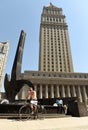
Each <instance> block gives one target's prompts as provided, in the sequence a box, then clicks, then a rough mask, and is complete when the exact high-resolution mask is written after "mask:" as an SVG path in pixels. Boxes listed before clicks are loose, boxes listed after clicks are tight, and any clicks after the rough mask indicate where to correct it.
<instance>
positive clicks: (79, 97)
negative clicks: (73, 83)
mask: <svg viewBox="0 0 88 130" xmlns="http://www.w3.org/2000/svg"><path fill="white" fill-rule="evenodd" d="M77 94H78V100H79V102H82V95H81V91H80V86H78V87H77Z"/></svg>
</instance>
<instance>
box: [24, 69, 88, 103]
mask: <svg viewBox="0 0 88 130" xmlns="http://www.w3.org/2000/svg"><path fill="white" fill-rule="evenodd" d="M22 77H23V79H27V80H28V79H30V81H31V82H33V84H34V87H35V90H36V92H37V97H38V99H43V98H58V97H60V98H65V97H77V98H78V100H79V101H80V102H84V103H85V104H87V97H88V74H87V73H86V74H85V73H58V72H56V73H55V72H51V73H50V72H39V71H25V72H24V74H23V75H22ZM76 77H77V78H76ZM26 92H27V91H25V95H26ZM22 98H25V96H24V94H23V95H22Z"/></svg>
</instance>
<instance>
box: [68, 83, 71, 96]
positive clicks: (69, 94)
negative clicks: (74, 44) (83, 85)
mask: <svg viewBox="0 0 88 130" xmlns="http://www.w3.org/2000/svg"><path fill="white" fill-rule="evenodd" d="M67 96H68V97H71V93H70V86H69V85H68V86H67Z"/></svg>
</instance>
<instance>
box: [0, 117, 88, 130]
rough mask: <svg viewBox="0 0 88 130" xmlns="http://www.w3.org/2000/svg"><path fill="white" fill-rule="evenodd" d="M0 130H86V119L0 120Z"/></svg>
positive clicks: (87, 124)
mask: <svg viewBox="0 0 88 130" xmlns="http://www.w3.org/2000/svg"><path fill="white" fill-rule="evenodd" d="M0 130H88V117H77V118H75V117H66V118H50V119H43V120H39V119H37V120H28V121H18V120H15V119H0Z"/></svg>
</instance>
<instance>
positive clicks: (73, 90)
mask: <svg viewBox="0 0 88 130" xmlns="http://www.w3.org/2000/svg"><path fill="white" fill-rule="evenodd" d="M72 97H76V91H75V86H72Z"/></svg>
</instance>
